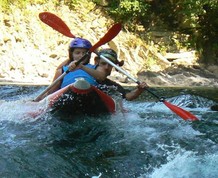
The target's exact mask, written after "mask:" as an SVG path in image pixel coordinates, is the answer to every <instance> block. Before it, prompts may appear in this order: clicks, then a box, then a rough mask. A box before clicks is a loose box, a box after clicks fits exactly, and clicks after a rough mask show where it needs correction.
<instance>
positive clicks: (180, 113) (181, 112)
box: [163, 101, 199, 121]
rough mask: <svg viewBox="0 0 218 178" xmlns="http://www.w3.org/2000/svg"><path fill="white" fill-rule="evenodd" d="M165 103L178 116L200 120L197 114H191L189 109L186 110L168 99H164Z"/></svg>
mask: <svg viewBox="0 0 218 178" xmlns="http://www.w3.org/2000/svg"><path fill="white" fill-rule="evenodd" d="M163 103H164V104H165V105H166V106H167V107H168V108H169V109H170V110H171V111H173V112H174V113H176V114H177V115H178V116H180V117H181V118H183V119H184V120H190V121H197V120H199V119H198V118H197V117H196V116H194V115H193V114H191V113H190V112H188V111H185V110H184V109H182V108H180V107H178V106H175V105H173V104H171V103H169V102H167V101H163Z"/></svg>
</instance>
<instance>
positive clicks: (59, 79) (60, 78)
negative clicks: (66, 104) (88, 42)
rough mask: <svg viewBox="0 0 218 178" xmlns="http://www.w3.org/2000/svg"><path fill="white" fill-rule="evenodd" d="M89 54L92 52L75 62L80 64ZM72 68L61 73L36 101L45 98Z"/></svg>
mask: <svg viewBox="0 0 218 178" xmlns="http://www.w3.org/2000/svg"><path fill="white" fill-rule="evenodd" d="M88 55H90V52H87V53H86V54H84V56H83V57H82V58H81V59H80V60H78V61H77V62H75V65H76V66H78V65H79V64H80V63H81V62H82V61H83V60H84V59H85V58H86V57H87V56H88ZM71 70H73V69H71ZM71 70H69V69H68V70H66V71H65V72H64V73H63V74H61V75H60V76H59V77H58V78H57V79H56V80H55V81H53V82H52V84H51V85H49V86H48V87H47V88H46V89H45V90H44V91H43V92H42V93H41V94H40V95H39V96H37V97H36V99H34V101H40V100H41V98H43V97H44V96H45V95H46V94H47V93H48V92H49V91H50V90H51V89H52V88H53V87H54V86H55V85H57V84H58V82H60V81H61V80H62V79H63V78H64V77H65V75H67V74H68V73H69V72H70V71H71Z"/></svg>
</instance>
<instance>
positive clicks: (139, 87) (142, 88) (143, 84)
mask: <svg viewBox="0 0 218 178" xmlns="http://www.w3.org/2000/svg"><path fill="white" fill-rule="evenodd" d="M148 87H149V86H148V85H147V83H145V82H142V83H140V84H139V85H138V90H140V91H144V90H145V88H148Z"/></svg>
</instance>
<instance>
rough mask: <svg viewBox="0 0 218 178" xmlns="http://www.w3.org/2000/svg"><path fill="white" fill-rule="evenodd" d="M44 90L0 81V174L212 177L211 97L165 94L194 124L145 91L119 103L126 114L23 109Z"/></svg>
mask: <svg viewBox="0 0 218 178" xmlns="http://www.w3.org/2000/svg"><path fill="white" fill-rule="evenodd" d="M44 89H45V87H39V86H38V87H37V86H35V87H34V86H16V85H2V86H1V96H0V106H1V107H0V152H1V154H0V177H10V178H11V177H16V178H17V177H22V178H25V177H28V178H29V177H36V178H38V177H43V178H45V177H46V178H55V177H57V178H59V177H62V178H68V177H71V178H80V177H81V178H83V177H84V178H86V177H87V178H97V177H101V178H112V177H113V178H216V177H217V175H218V114H217V113H218V112H216V111H212V110H211V109H210V107H211V106H212V105H214V104H216V102H215V101H214V100H212V99H210V98H212V96H211V95H210V97H202V95H201V94H199V95H197V92H195V94H193V92H189V90H188V89H180V90H179V92H178V90H176V89H171V90H170V92H167V93H168V94H169V93H170V94H173V95H172V96H170V97H169V96H168V95H167V98H166V99H167V101H169V102H170V103H172V104H174V105H177V106H179V107H181V108H183V109H185V110H187V111H189V112H191V113H192V114H194V115H195V116H197V117H198V118H199V119H200V121H195V122H191V121H185V120H183V119H181V118H180V117H179V116H177V115H176V114H175V113H173V112H172V111H170V110H169V109H168V108H167V107H166V106H165V105H164V104H163V103H161V102H156V101H155V100H152V99H151V98H152V97H151V98H150V96H149V94H148V93H146V92H145V95H144V97H141V99H139V100H135V101H131V102H128V101H124V107H125V108H126V109H127V110H128V112H126V113H116V114H114V115H111V116H109V115H101V116H98V117H95V118H94V117H89V116H78V117H77V118H75V119H74V120H73V121H67V120H63V118H62V117H63V116H61V115H58V114H54V113H50V112H47V113H44V114H41V115H38V116H36V117H33V116H31V115H27V114H26V112H27V110H28V109H29V110H34V109H35V108H31V107H29V108H27V107H24V106H23V103H24V102H26V101H28V100H30V99H34V98H35V97H36V96H37V95H39V94H40V93H41V92H42V91H43V90H44ZM166 91H168V89H166V88H164V89H163V88H161V89H159V90H157V92H158V94H164V92H166ZM204 92H206V91H204ZM215 92H217V91H215ZM206 93H208V91H207V92H206ZM209 93H211V92H209ZM148 98H149V99H148ZM65 117H67V116H65Z"/></svg>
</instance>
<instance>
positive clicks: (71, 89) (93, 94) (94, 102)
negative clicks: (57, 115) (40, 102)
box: [45, 78, 116, 115]
mask: <svg viewBox="0 0 218 178" xmlns="http://www.w3.org/2000/svg"><path fill="white" fill-rule="evenodd" d="M45 100H46V103H47V104H48V105H47V106H48V108H50V109H51V111H52V112H56V111H58V112H61V113H65V114H72V115H81V114H85V115H99V114H103V113H107V114H112V113H115V111H116V101H115V100H114V99H113V98H112V97H111V96H109V95H107V94H106V93H104V92H103V91H101V90H100V89H98V88H96V87H95V86H92V85H90V84H89V83H88V82H87V81H86V80H85V79H84V78H78V79H77V80H76V82H74V83H73V84H70V85H68V86H66V87H64V88H62V89H60V90H58V91H56V92H55V93H53V94H50V95H48V96H47V97H46V98H45Z"/></svg>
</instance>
